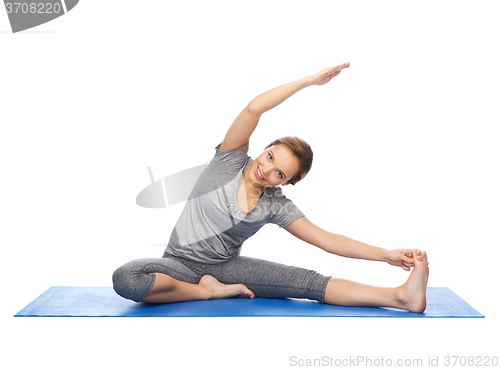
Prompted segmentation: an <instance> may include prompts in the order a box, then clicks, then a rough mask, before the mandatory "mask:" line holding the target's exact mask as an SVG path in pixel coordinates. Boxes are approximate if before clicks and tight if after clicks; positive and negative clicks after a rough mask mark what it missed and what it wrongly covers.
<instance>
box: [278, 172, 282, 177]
mask: <svg viewBox="0 0 500 370" xmlns="http://www.w3.org/2000/svg"><path fill="white" fill-rule="evenodd" d="M278 177H279V178H280V179H281V178H282V177H283V174H282V173H281V172H279V171H278Z"/></svg>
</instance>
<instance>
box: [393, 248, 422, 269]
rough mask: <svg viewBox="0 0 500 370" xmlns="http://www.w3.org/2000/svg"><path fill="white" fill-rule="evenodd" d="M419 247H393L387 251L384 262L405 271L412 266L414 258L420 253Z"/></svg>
mask: <svg viewBox="0 0 500 370" xmlns="http://www.w3.org/2000/svg"><path fill="white" fill-rule="evenodd" d="M420 253H421V252H420V250H419V249H394V250H390V251H388V253H387V260H386V262H387V263H388V264H389V265H392V266H397V267H402V268H403V270H405V271H410V268H411V267H413V266H414V260H415V258H416V257H417V256H418V255H419V254H420Z"/></svg>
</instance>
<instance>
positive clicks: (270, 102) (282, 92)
mask: <svg viewBox="0 0 500 370" xmlns="http://www.w3.org/2000/svg"><path fill="white" fill-rule="evenodd" d="M347 67H349V63H343V64H339V65H337V66H335V67H328V68H324V69H322V70H321V71H319V72H317V73H315V74H313V75H311V76H307V77H304V78H301V79H299V80H297V81H293V82H290V83H287V84H285V85H281V86H278V87H275V88H274V89H271V90H269V91H267V92H265V93H263V94H260V95H259V96H257V97H255V98H254V99H253V100H252V101H251V102H250V103H248V105H247V106H246V107H245V108H244V109H243V110H242V111H241V113H240V114H239V115H238V117H236V119H235V120H234V122H233V123H232V125H231V127H229V130H228V131H227V133H226V136H225V137H224V140H223V142H222V145H221V146H220V148H219V149H220V150H224V151H228V150H232V149H236V148H239V147H240V146H242V145H243V144H245V143H246V142H247V141H248V140H249V139H250V136H251V135H252V133H253V131H254V130H255V128H256V127H257V124H258V123H259V119H260V116H261V115H262V114H263V113H265V112H267V111H268V110H271V109H273V108H274V107H276V106H278V105H279V104H281V103H283V102H284V101H285V100H286V99H288V98H289V97H291V96H292V95H293V94H295V93H296V92H298V91H300V90H302V89H303V88H305V87H308V86H311V85H324V84H326V83H327V82H329V81H330V80H331V79H332V78H333V77H335V76H337V75H338V74H339V73H340V71H341V70H342V69H344V68H347Z"/></svg>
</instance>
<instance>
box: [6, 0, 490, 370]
mask: <svg viewBox="0 0 500 370" xmlns="http://www.w3.org/2000/svg"><path fill="white" fill-rule="evenodd" d="M497 14H498V9H497V6H496V2H495V1H480V2H477V1H475V2H474V1H419V2H407V1H404V2H403V1H377V2H375V1H351V2H346V1H342V2H340V1H307V2H305V1H255V0H253V1H185V2H183V1H175V2H174V1H168V2H167V1H162V2H160V1H129V0H120V1H118V0H114V1H111V0H108V1H99V2H97V1H96V2H91V1H81V2H80V4H78V5H77V6H76V7H75V8H74V9H73V10H72V11H70V12H69V13H68V14H67V15H65V16H63V17H61V18H59V19H56V20H54V21H52V22H50V23H47V24H45V25H42V26H39V27H37V28H34V29H32V30H28V31H25V32H21V33H18V34H12V32H11V30H10V24H9V22H8V18H7V15H6V13H5V12H3V11H0V46H1V54H2V57H1V59H0V70H1V72H0V73H1V81H0V123H1V134H0V156H1V161H2V168H1V175H0V176H1V181H0V187H1V192H0V196H1V207H0V212H1V233H0V243H1V244H0V245H1V248H2V249H1V251H2V259H1V261H2V263H1V269H0V274H1V275H0V277H1V282H2V283H1V284H2V285H1V286H2V290H1V295H0V296H1V297H2V298H1V299H2V304H1V308H0V315H1V328H2V329H1V336H2V337H3V341H2V342H3V343H4V344H3V345H2V347H1V349H0V351H1V355H0V359H1V360H0V362H5V363H10V362H11V361H14V362H15V363H16V365H9V367H8V368H12V369H14V368H15V369H33V368H37V367H41V366H45V365H50V366H51V368H53V369H88V368H94V369H106V368H116V369H118V368H119V369H132V368H153V367H154V368H156V369H167V368H181V367H180V366H184V367H185V368H195V367H201V366H204V365H208V364H215V365H218V366H219V367H220V368H224V369H225V368H228V369H229V368H231V369H233V368H237V369H246V368H263V369H281V368H290V367H293V366H291V365H292V364H291V362H290V357H291V356H297V357H298V358H302V359H307V358H320V357H322V356H331V357H334V358H346V357H349V356H370V357H371V358H373V359H380V358H382V357H383V358H385V359H393V360H396V359H413V358H417V359H423V360H424V364H426V363H427V361H428V359H429V357H432V358H435V357H436V356H440V364H443V362H444V356H446V355H460V356H485V355H489V356H494V355H496V356H499V355H500V352H499V351H498V329H499V317H498V282H499V278H498V274H497V270H498V259H499V252H498V248H499V247H500V242H499V240H500V238H499V236H498V231H499V225H500V217H499V214H500V211H499V209H500V199H499V192H498V189H499V188H500V176H499V171H498V167H499V159H500V149H499V145H498V142H499V132H500V131H499V130H498V126H499V124H500V114H499V109H498V102H499V86H500V78H499V77H500V76H499V68H498V66H499V65H500V56H499V54H498V35H500V24H499V23H498V21H497V19H496V15H497ZM345 61H350V62H351V67H350V68H349V69H347V70H345V71H343V72H342V73H341V74H340V75H339V76H338V77H336V78H335V79H334V80H333V81H332V82H330V83H329V84H327V85H325V86H321V87H311V88H308V89H306V90H304V91H301V92H300V93H298V94H297V95H295V96H293V97H292V98H290V99H289V100H288V101H286V102H285V103H284V104H282V105H281V106H279V107H278V108H276V109H274V110H273V111H271V112H268V113H266V114H265V116H263V117H262V119H261V122H260V125H259V127H258V129H257V130H256V132H255V133H254V136H253V137H252V141H251V148H250V154H251V155H252V156H253V157H255V156H257V155H258V154H260V151H261V149H263V148H264V146H265V145H266V144H267V143H268V142H270V141H271V140H273V139H275V138H276V137H280V136H285V135H296V136H299V137H302V138H304V139H306V140H307V141H308V142H309V143H310V144H311V145H312V147H313V149H314V153H315V161H314V165H313V169H312V172H311V173H310V174H309V175H308V176H307V178H306V179H305V180H304V181H303V182H301V183H299V184H298V185H297V186H295V187H292V186H289V187H286V188H285V189H284V192H285V194H286V195H287V196H288V197H290V198H292V199H293V200H294V202H295V203H296V204H297V205H298V206H299V207H300V208H301V209H302V210H303V211H304V212H305V214H306V215H307V216H308V218H309V219H311V220H312V221H313V222H315V223H317V224H318V225H319V226H321V227H324V228H326V229H328V230H330V231H333V232H337V233H340V234H344V235H347V236H350V237H352V238H355V239H358V240H361V241H364V242H367V243H370V244H374V245H377V246H381V247H385V248H406V247H408V248H421V249H423V250H426V251H427V252H428V255H429V260H430V267H431V273H430V278H429V286H446V287H449V288H450V289H451V290H453V291H454V292H456V293H457V294H459V295H460V296H461V297H463V298H464V299H466V300H467V301H468V302H469V303H470V304H471V305H472V306H473V307H474V308H476V309H477V310H479V311H480V312H481V313H482V314H484V315H485V316H486V318H485V319H426V320H423V319H367V318H359V319H354V318H345V319H342V318H206V319H205V318H136V319H133V318H112V319H106V318H95V319H91V318H86V319H83V318H13V315H14V314H16V313H17V312H18V311H19V310H21V309H22V308H23V307H25V306H26V305H27V304H28V303H30V302H31V301H32V300H33V299H35V298H36V297H37V296H39V295H40V294H41V293H43V292H44V291H45V290H46V289H48V288H49V287H50V286H53V285H75V286H79V285H81V286H111V275H112V273H113V271H114V269H115V268H116V267H118V266H120V265H121V264H123V263H125V262H127V261H129V260H132V259H135V258H142V257H160V256H161V255H162V253H163V248H162V247H158V246H152V245H151V244H162V243H166V241H167V240H168V236H169V235H170V231H171V229H172V227H173V224H174V222H175V220H176V217H177V215H178V214H179V212H180V209H181V206H173V207H171V208H170V209H168V210H166V209H160V210H158V209H144V208H141V207H139V206H137V205H136V204H135V197H136V195H137V194H138V193H139V191H141V190H142V189H143V188H144V187H145V186H147V185H148V184H149V183H150V178H149V174H148V172H147V167H146V166H151V167H152V170H153V174H154V175H155V177H156V178H161V177H164V176H166V175H169V174H172V173H174V172H177V171H180V170H182V169H185V168H189V167H192V166H196V165H199V164H203V163H205V162H206V161H208V160H210V158H211V156H212V155H213V153H214V149H213V148H214V146H215V145H217V144H218V143H219V142H221V141H222V138H223V136H224V134H225V132H226V130H227V128H228V127H229V125H230V124H231V122H232V121H233V119H234V118H235V117H236V116H237V115H238V113H239V112H240V111H241V109H242V108H243V107H244V106H245V105H246V104H247V103H248V102H249V101H250V100H251V99H253V98H254V97H255V96H256V95H258V94H260V93H262V92H264V91H266V90H269V89H271V88H273V87H275V86H278V85H280V84H283V83H286V82H290V81H292V80H295V79H298V78H301V77H303V76H305V75H308V74H312V73H314V72H316V71H318V70H320V69H322V68H324V67H326V66H330V65H334V64H337V63H341V62H345ZM243 254H245V255H249V256H254V257H259V258H265V259H270V260H274V261H279V262H282V263H287V264H294V265H299V266H303V267H308V268H312V269H316V270H317V271H319V272H321V273H324V274H331V275H334V276H336V277H341V278H347V279H351V280H355V281H359V282H362V283H368V284H374V285H380V286H396V285H400V284H402V283H403V282H404V281H405V280H406V278H407V276H408V273H406V272H404V271H403V270H400V269H396V268H395V267H392V266H389V265H387V264H383V263H377V262H366V261H357V260H347V259H343V258H341V257H337V256H334V255H328V254H325V252H322V251H320V250H319V249H315V248H314V247H312V246H309V245H306V244H304V243H302V242H300V241H299V240H297V239H295V238H293V237H292V236H291V235H289V234H288V233H286V232H285V231H284V230H280V229H279V228H278V227H276V226H266V227H265V228H264V229H263V230H261V231H260V232H259V233H258V234H257V235H256V236H255V237H254V238H252V239H251V240H249V241H248V242H247V243H246V244H245V246H244V249H243ZM172 365H176V366H177V367H175V366H174V367H172ZM296 367H298V366H296Z"/></svg>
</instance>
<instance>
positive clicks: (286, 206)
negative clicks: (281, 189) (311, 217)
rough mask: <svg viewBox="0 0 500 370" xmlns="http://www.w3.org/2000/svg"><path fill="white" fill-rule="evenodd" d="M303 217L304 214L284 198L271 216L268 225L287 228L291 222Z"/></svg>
mask: <svg viewBox="0 0 500 370" xmlns="http://www.w3.org/2000/svg"><path fill="white" fill-rule="evenodd" d="M302 216H304V213H302V211H301V210H300V209H299V208H298V207H297V206H296V205H295V203H293V202H292V201H291V200H290V199H288V198H285V200H284V202H283V203H282V204H281V205H280V207H279V208H278V209H277V210H276V212H275V213H274V214H273V215H272V216H271V219H270V220H269V222H270V223H273V224H276V225H278V226H279V227H287V226H288V225H290V224H291V223H292V222H294V221H296V220H298V219H299V218H301V217H302Z"/></svg>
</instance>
